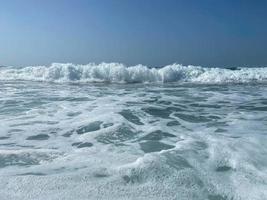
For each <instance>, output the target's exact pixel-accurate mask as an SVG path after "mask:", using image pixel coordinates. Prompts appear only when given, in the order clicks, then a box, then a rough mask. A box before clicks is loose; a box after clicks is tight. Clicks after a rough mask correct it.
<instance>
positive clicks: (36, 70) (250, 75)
mask: <svg viewBox="0 0 267 200" xmlns="http://www.w3.org/2000/svg"><path fill="white" fill-rule="evenodd" d="M0 80H23V81H47V82H63V83H64V82H109V83H149V82H189V83H246V82H267V68H238V69H237V68H234V69H233V68H230V69H225V68H206V67H200V66H192V65H189V66H183V65H180V64H173V65H167V66H165V67H162V68H148V67H147V66H144V65H136V66H129V67H127V66H125V65H123V64H120V63H101V64H94V63H89V64H87V65H75V64H71V63H65V64H64V63H53V64H51V66H29V67H24V68H15V67H7V68H0Z"/></svg>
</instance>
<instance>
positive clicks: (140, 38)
mask: <svg viewBox="0 0 267 200" xmlns="http://www.w3.org/2000/svg"><path fill="white" fill-rule="evenodd" d="M102 61H105V62H122V63H125V64H127V65H134V64H138V63H141V64H145V65H148V66H163V65H166V64H171V63H174V62H177V63H182V64H194V65H203V66H217V67H222V66H225V67H226V66H267V0H255V1H254V0H0V65H13V66H25V65H49V64H50V63H52V62H72V63H79V64H85V63H89V62H97V63H98V62H102Z"/></svg>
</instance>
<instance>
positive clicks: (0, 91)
mask: <svg viewBox="0 0 267 200" xmlns="http://www.w3.org/2000/svg"><path fill="white" fill-rule="evenodd" d="M266 141H267V69H266V68H234V69H218V68H203V67H195V66H181V65H171V66H166V67H164V68H161V69H149V68H147V67H145V66H141V65H139V66H134V67H125V66H124V65H122V64H116V63H109V64H107V63H103V64H100V65H94V64H89V65H72V64H56V63H55V64H52V65H51V66H50V67H42V66H41V67H26V68H19V69H18V68H14V67H3V68H0V180H1V181H0V199H1V200H6V199H8V200H10V199H25V200H26V199H27V200H29V199H34V200H39V199H49V200H50V199H51V200H54V199H69V200H73V199H177V200H188V199H189V200H191V199H192V200H206V199H207V200H264V199H267V142H266Z"/></svg>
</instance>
